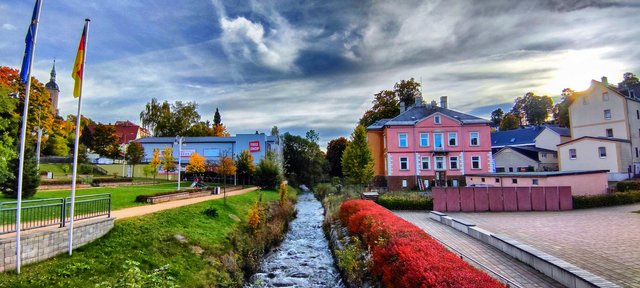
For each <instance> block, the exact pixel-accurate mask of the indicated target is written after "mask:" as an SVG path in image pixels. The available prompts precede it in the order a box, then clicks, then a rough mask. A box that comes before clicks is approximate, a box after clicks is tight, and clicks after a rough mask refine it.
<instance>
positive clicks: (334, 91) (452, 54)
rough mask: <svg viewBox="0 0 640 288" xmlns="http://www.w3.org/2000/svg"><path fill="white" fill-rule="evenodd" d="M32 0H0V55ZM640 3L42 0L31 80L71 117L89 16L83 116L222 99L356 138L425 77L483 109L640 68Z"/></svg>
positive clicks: (229, 118) (268, 119) (478, 111)
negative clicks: (395, 95) (375, 104)
mask: <svg viewBox="0 0 640 288" xmlns="http://www.w3.org/2000/svg"><path fill="white" fill-rule="evenodd" d="M34 2H35V1H27V0H0V39H1V40H0V65H2V66H10V67H14V68H19V67H20V65H21V62H22V55H23V53H24V46H25V45H24V38H25V35H26V31H27V27H28V25H29V22H30V18H31V14H32V12H33V5H34ZM638 15H640V1H591V0H546V1H542V0H541V1H492V0H491V1H490V0H486V1H471V0H469V1H464V0H459V1H412V0H403V1H364V0H363V1H347V0H335V1H334V0H326V1H298V0H261V1H257V0H255V1H254V0H248V1H247V0H239V1H221V0H190V1H173V0H139V1H130V0H110V1H89V0H65V1H51V0H43V7H42V14H41V18H40V26H39V31H38V39H37V46H36V52H35V60H34V64H33V67H34V68H33V73H32V75H33V76H35V77H36V78H38V79H39V80H40V81H41V82H43V83H46V82H48V81H49V72H50V70H51V67H52V64H53V60H54V59H55V60H56V71H57V83H58V85H59V87H60V90H61V91H60V102H59V105H58V108H59V110H60V115H62V116H63V117H64V116H66V115H68V114H75V112H76V109H77V100H75V99H74V98H73V97H72V96H71V95H72V91H73V80H72V78H71V76H70V75H71V70H72V66H73V61H74V59H75V54H76V51H77V47H78V41H79V39H80V34H81V33H82V27H83V25H84V19H85V18H90V19H91V26H90V31H89V40H88V41H89V42H88V48H87V55H86V58H87V60H86V68H85V78H86V80H85V84H84V90H83V101H82V106H83V108H82V111H83V115H85V116H87V117H89V118H92V119H93V120H95V121H98V122H102V123H113V122H115V121H118V120H131V121H134V122H137V123H139V114H140V112H141V111H142V110H143V109H144V106H145V104H146V103H147V102H149V101H150V100H151V99H152V98H157V99H158V100H160V101H164V100H167V101H169V102H170V103H173V102H175V101H193V102H196V103H197V104H198V111H199V113H200V115H201V116H202V120H211V121H212V120H213V114H214V111H215V109H216V108H219V109H220V113H221V115H222V122H223V124H225V125H226V126H227V129H228V130H229V131H230V132H231V133H232V134H236V133H255V131H259V132H264V133H269V132H270V130H271V127H273V126H274V125H276V126H278V128H279V130H280V131H281V132H290V133H292V134H297V135H303V136H304V134H305V132H306V131H308V130H309V129H314V130H316V131H317V132H319V134H320V145H321V147H323V148H324V147H326V143H327V142H328V141H329V140H331V139H334V138H337V137H340V136H345V137H349V135H350V134H351V132H352V131H353V129H354V127H355V125H356V124H357V122H358V120H359V119H360V117H361V116H362V114H363V113H364V112H365V111H366V110H367V109H369V108H370V107H371V101H372V100H373V94H375V93H377V92H379V91H381V90H384V89H392V88H393V85H394V83H396V82H399V81H400V80H403V79H409V78H412V77H413V78H415V79H416V80H417V81H421V83H422V93H423V97H424V98H425V100H426V101H430V100H436V101H438V100H439V97H440V96H443V95H446V96H448V102H449V108H451V109H454V110H458V111H461V112H465V113H470V114H473V115H476V116H480V117H485V118H488V117H489V114H490V112H491V111H493V110H494V109H496V108H502V109H503V110H508V109H510V107H511V106H512V103H513V100H514V99H515V98H516V97H519V96H523V95H524V94H525V93H527V92H534V93H535V94H536V95H548V96H552V97H554V99H556V100H557V99H559V95H560V93H561V92H562V89H563V88H566V87H570V88H572V89H574V90H577V91H580V90H584V89H586V88H587V87H588V86H589V83H590V81H591V79H597V80H600V77H602V76H607V77H608V79H609V82H610V83H618V82H620V81H621V80H622V75H623V74H624V73H625V72H634V73H637V74H640V49H639V48H638V47H640V25H638Z"/></svg>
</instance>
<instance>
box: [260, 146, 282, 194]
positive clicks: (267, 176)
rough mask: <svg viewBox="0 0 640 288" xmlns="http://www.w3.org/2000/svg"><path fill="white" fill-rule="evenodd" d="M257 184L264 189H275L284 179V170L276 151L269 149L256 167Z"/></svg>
mask: <svg viewBox="0 0 640 288" xmlns="http://www.w3.org/2000/svg"><path fill="white" fill-rule="evenodd" d="M255 175H256V185H258V186H260V188H262V189H268V190H275V189H276V187H278V184H280V182H281V181H282V171H281V170H280V165H279V164H278V160H277V159H276V155H275V153H273V152H271V151H267V155H265V157H262V159H260V162H258V167H256V173H255Z"/></svg>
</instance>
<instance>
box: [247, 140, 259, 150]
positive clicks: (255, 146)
mask: <svg viewBox="0 0 640 288" xmlns="http://www.w3.org/2000/svg"><path fill="white" fill-rule="evenodd" d="M249 152H260V141H250V142H249Z"/></svg>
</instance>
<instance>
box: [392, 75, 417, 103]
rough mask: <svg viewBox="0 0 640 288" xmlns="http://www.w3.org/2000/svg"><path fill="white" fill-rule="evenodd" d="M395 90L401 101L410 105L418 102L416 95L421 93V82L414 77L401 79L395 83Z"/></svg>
mask: <svg viewBox="0 0 640 288" xmlns="http://www.w3.org/2000/svg"><path fill="white" fill-rule="evenodd" d="M393 92H395V94H396V97H398V100H399V101H400V102H404V104H405V105H406V106H407V107H409V106H411V105H413V104H414V103H415V102H416V97H417V96H418V95H419V94H420V83H418V82H416V81H415V79H413V78H411V79H409V80H401V81H400V82H398V83H396V84H395V85H393Z"/></svg>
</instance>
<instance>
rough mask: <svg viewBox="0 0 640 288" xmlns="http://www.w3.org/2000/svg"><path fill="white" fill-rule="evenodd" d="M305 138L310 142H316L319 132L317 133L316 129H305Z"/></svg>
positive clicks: (318, 139) (318, 138)
mask: <svg viewBox="0 0 640 288" xmlns="http://www.w3.org/2000/svg"><path fill="white" fill-rule="evenodd" d="M305 138H307V140H309V141H311V142H315V143H318V141H320V134H318V132H316V130H313V129H311V130H309V131H307V134H305Z"/></svg>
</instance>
